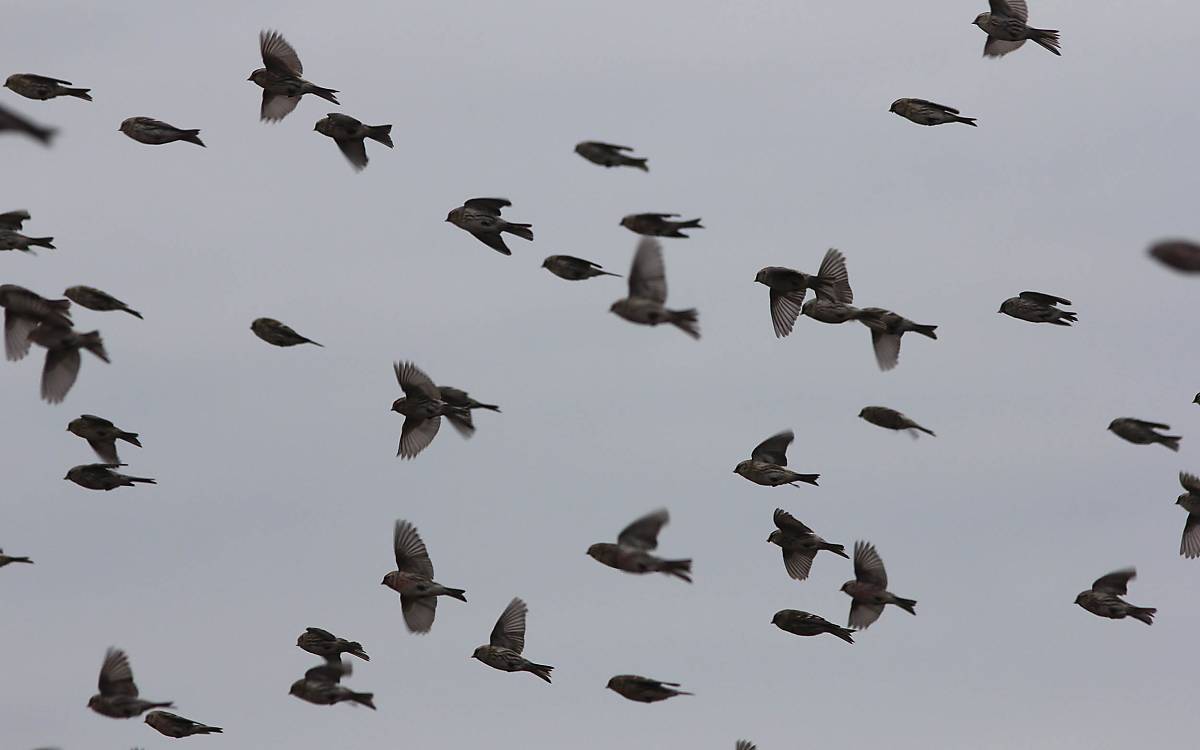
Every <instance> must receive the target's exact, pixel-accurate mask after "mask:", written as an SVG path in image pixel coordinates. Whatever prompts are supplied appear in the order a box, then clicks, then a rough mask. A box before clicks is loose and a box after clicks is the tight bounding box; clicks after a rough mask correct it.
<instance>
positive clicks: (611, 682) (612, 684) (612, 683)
mask: <svg viewBox="0 0 1200 750" xmlns="http://www.w3.org/2000/svg"><path fill="white" fill-rule="evenodd" d="M604 688H605V689H606V690H616V689H617V678H616V677H610V678H609V679H608V683H607V684H606V685H605V686H604Z"/></svg>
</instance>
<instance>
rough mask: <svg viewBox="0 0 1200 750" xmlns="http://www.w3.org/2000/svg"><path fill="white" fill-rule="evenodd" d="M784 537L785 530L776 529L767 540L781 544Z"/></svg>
mask: <svg viewBox="0 0 1200 750" xmlns="http://www.w3.org/2000/svg"><path fill="white" fill-rule="evenodd" d="M782 538H783V532H781V531H780V530H779V529H775V530H774V531H772V532H771V535H770V536H768V537H767V542H768V543H770V544H779V543H780V541H781V540H782Z"/></svg>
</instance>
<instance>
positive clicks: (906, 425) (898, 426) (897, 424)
mask: <svg viewBox="0 0 1200 750" xmlns="http://www.w3.org/2000/svg"><path fill="white" fill-rule="evenodd" d="M858 416H859V417H860V418H861V419H865V420H867V421H868V422H870V423H871V424H873V425H875V426H877V427H883V428H885V429H888V430H907V431H908V434H909V435H911V436H912V437H914V438H915V437H916V436H917V431H918V430H920V431H921V432H923V433H925V434H926V435H930V436H932V437H936V435H934V434H933V430H930V429H927V428H925V427H922V426H921V425H919V424H917V423H916V422H914V421H912V420H911V419H909V418H908V417H906V416H904V415H903V414H901V413H900V412H898V411H896V410H895V409H889V408H887V407H886V406H864V407H863V409H862V411H860V412H859V413H858Z"/></svg>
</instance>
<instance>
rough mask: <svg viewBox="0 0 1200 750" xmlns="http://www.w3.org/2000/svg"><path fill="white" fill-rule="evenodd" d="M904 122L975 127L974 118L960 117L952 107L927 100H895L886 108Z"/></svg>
mask: <svg viewBox="0 0 1200 750" xmlns="http://www.w3.org/2000/svg"><path fill="white" fill-rule="evenodd" d="M888 111H889V112H894V113H896V114H898V115H900V116H901V117H903V118H904V119H906V120H909V121H911V122H915V123H916V124H918V125H944V124H946V123H949V122H961V123H963V124H964V125H970V126H971V127H978V126H977V125H975V119H976V118H974V117H962V116H961V115H959V113H958V110H957V109H955V108H954V107H948V106H946V105H945V104H938V103H937V102H931V101H929V100H928V99H897V100H896V101H894V102H892V106H891V107H889V108H888Z"/></svg>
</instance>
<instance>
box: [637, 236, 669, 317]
mask: <svg viewBox="0 0 1200 750" xmlns="http://www.w3.org/2000/svg"><path fill="white" fill-rule="evenodd" d="M629 296H630V297H641V298H643V299H648V300H652V301H654V302H657V303H658V304H660V305H661V304H664V303H665V302H666V301H667V270H666V266H664V265H663V257H662V245H661V244H660V243H659V241H658V240H656V239H654V238H653V237H643V238H642V239H641V240H640V241H639V242H638V246H637V252H635V253H634V255H633V266H632V267H631V268H630V270H629Z"/></svg>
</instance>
